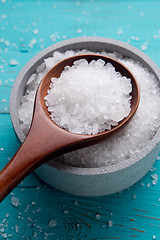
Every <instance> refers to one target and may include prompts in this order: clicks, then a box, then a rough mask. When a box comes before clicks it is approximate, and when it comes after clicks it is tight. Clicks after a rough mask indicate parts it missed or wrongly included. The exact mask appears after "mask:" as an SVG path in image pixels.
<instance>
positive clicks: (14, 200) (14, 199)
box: [11, 197, 19, 207]
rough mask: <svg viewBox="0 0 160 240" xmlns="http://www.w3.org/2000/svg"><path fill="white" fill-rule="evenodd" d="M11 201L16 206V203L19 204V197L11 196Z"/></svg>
mask: <svg viewBox="0 0 160 240" xmlns="http://www.w3.org/2000/svg"><path fill="white" fill-rule="evenodd" d="M11 203H12V205H13V206H15V207H18V205H19V198H16V197H12V198H11Z"/></svg>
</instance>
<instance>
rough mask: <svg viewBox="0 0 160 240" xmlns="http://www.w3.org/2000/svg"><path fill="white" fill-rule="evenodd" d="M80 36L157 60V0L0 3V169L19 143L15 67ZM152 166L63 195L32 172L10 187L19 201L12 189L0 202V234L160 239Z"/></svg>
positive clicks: (158, 166)
mask: <svg viewBox="0 0 160 240" xmlns="http://www.w3.org/2000/svg"><path fill="white" fill-rule="evenodd" d="M35 30H36V31H35ZM78 36H100V37H109V38H115V39H119V40H122V41H124V42H129V43H130V44H132V45H134V46H135V47H137V48H139V49H141V50H143V51H144V52H145V53H146V54H147V55H148V56H150V57H151V58H152V59H153V60H154V61H155V62H156V63H157V65H159V66H160V51H159V49H160V1H153V0H152V1H150V0H148V1H145V0H143V1H128V0H123V1H98V0H95V1H85V0H83V1H73V0H72V1H71V0H68V1H67V0H66V1H65V0H63V1H62V0H61V1H58V0H57V1H51V0H50V1H49V0H47V1H45V0H43V1H42V0H41V1H35V0H32V1H31V0H26V1H18V0H1V1H0V168H2V167H3V166H4V165H5V164H6V163H7V162H8V160H9V159H10V158H11V157H12V156H13V154H14V153H15V152H16V150H17V149H18V147H19V146H20V143H19V141H18V140H17V138H16V136H15V134H14V131H13V128H12V125H11V121H10V116H9V95H10V91H11V88H12V85H13V82H14V80H15V78H16V76H17V74H18V72H19V71H20V70H21V68H22V67H23V66H24V64H25V63H26V62H27V61H28V60H29V59H30V58H31V57H32V56H34V55H35V54H36V53H37V52H39V51H41V50H42V49H44V48H46V47H48V46H49V45H51V44H53V43H54V42H58V41H61V40H63V39H66V38H71V37H78ZM33 42H35V44H32V43H33ZM11 59H15V60H16V61H17V63H18V64H17V65H16V66H11V65H10V60H11ZM154 167H155V170H154V171H153V172H149V173H148V174H147V175H146V176H145V177H144V178H143V179H142V180H141V181H139V182H138V183H137V184H135V185H134V186H132V187H131V188H130V189H129V190H125V191H123V192H121V193H117V194H113V195H110V196H105V197H97V198H84V197H76V196H71V195H69V194H65V193H62V192H60V191H58V190H56V189H53V188H50V187H49V186H46V185H45V184H44V183H43V182H42V181H40V180H39V179H38V178H37V177H36V176H35V175H34V174H31V175H30V176H29V177H27V178H26V179H25V180H24V181H23V182H22V183H21V184H20V185H19V186H18V187H17V188H16V189H15V190H14V191H13V193H12V195H13V194H14V195H13V196H14V197H16V198H18V199H19V206H17V207H14V206H13V205H12V204H11V198H12V195H11V194H10V195H9V196H8V197H7V198H6V199H5V200H4V201H3V202H2V203H1V205H0V239H13V240H19V239H25V240H29V239H39V240H41V239H65V240H71V239H92V240H95V239H96V240H98V239H126V240H130V239H136V240H143V239H145V240H149V239H160V183H159V181H158V182H157V184H156V185H153V184H152V180H153V179H152V177H151V175H152V174H154V173H156V174H158V173H159V171H160V161H158V160H157V161H156V163H155V165H154ZM51 219H54V220H56V222H57V225H56V226H52V227H51V226H49V222H50V220H51ZM111 221H112V222H113V226H110V227H109V225H112V224H111V223H112V222H111Z"/></svg>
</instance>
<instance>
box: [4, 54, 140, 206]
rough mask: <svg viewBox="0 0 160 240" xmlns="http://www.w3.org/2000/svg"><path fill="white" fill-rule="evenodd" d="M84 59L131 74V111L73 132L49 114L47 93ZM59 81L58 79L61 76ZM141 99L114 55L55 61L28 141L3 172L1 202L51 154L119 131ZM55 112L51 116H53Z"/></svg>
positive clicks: (40, 91)
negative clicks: (101, 125) (97, 128)
mask: <svg viewBox="0 0 160 240" xmlns="http://www.w3.org/2000/svg"><path fill="white" fill-rule="evenodd" d="M82 59H83V60H84V59H85V60H86V61H87V62H88V64H92V63H93V62H95V61H98V60H101V61H103V62H104V63H105V64H106V65H107V64H111V65H112V66H113V67H114V69H115V71H116V72H118V74H120V75H121V76H122V80H124V81H125V79H126V78H129V79H130V81H131V85H132V91H131V93H130V99H131V102H130V103H129V104H130V112H129V114H128V115H127V116H124V118H123V119H120V121H118V122H117V124H115V121H111V122H112V123H113V125H112V124H111V125H112V126H108V124H107V125H104V126H105V127H104V129H103V128H102V129H101V131H99V132H96V134H95V132H94V131H93V132H92V131H89V132H87V131H86V130H85V131H84V132H83V133H79V132H72V131H70V129H69V128H67V130H66V129H64V128H65V127H64V126H63V124H60V125H59V126H58V125H57V124H58V123H57V120H55V121H54V119H55V118H52V119H51V117H50V112H51V111H52V106H51V107H50V108H49V106H48V105H49V99H50V98H48V96H47V97H46V95H47V93H48V95H49V93H50V90H49V88H50V86H51V84H52V85H54V82H52V83H51V79H53V78H54V81H55V79H57V78H60V75H61V73H62V72H63V71H64V70H65V72H66V73H67V70H68V69H70V67H72V66H73V65H74V66H75V65H76V64H74V63H76V62H77V61H81V60H82ZM92 65H93V64H92ZM123 77H124V78H123ZM56 81H59V79H57V80H56ZM112 81H114V79H112ZM102 87H103V85H102ZM108 91H113V89H109V90H108ZM99 94H101V93H99ZM139 100H140V90H139V86H138V83H137V81H136V79H135V78H134V76H133V75H132V73H131V72H130V71H129V70H128V69H127V68H126V67H125V66H124V65H123V64H121V63H120V62H118V61H116V60H114V59H112V58H109V57H106V56H102V55H96V54H85V55H78V56H74V57H70V58H67V59H65V60H63V61H61V62H60V63H58V64H57V65H55V66H54V67H53V68H52V69H51V70H50V71H49V72H48V73H47V74H46V75H45V77H44V78H43V79H42V81H41V83H40V85H39V88H38V90H37V93H36V99H35V105H34V114H33V119H32V124H31V127H30V131H29V133H28V135H27V137H26V139H25V141H24V142H23V144H22V145H21V147H20V149H19V150H18V151H17V153H16V154H15V155H14V157H13V158H12V159H11V160H10V162H9V163H8V164H7V165H6V166H5V167H4V169H2V171H1V172H0V202H1V201H2V200H3V199H4V198H5V197H6V196H7V195H8V194H9V193H10V192H11V191H12V190H13V189H14V188H15V187H16V186H17V185H18V184H19V183H20V182H21V181H22V180H23V179H24V178H25V177H26V176H27V175H29V174H30V173H31V172H32V171H34V170H35V169H36V168H37V167H39V166H40V165H42V164H43V163H45V162H47V161H48V160H49V159H50V157H56V156H58V155H61V154H64V153H67V152H70V151H73V150H76V149H79V148H83V147H87V146H90V145H93V144H96V143H99V142H101V141H103V140H105V139H106V138H108V137H110V136H111V135H112V134H115V133H116V132H117V131H120V129H121V128H122V127H124V126H125V125H126V124H127V123H128V122H129V121H130V120H131V118H132V117H133V115H134V114H135V112H136V110H137V108H138V104H139ZM46 101H47V103H46ZM46 105H47V106H46ZM47 107H48V108H47ZM79 107H82V106H79ZM58 108H59V106H58ZM49 111H50V112H49ZM97 111H98V109H97ZM62 112H63V111H62ZM53 115H54V113H53V112H52V114H51V116H52V117H53ZM95 119H97V118H95ZM63 122H65V121H63ZM85 125H86V123H85ZM87 126H88V125H87ZM94 126H95V125H94ZM106 126H107V127H106ZM78 129H79V128H78ZM87 129H88V127H87Z"/></svg>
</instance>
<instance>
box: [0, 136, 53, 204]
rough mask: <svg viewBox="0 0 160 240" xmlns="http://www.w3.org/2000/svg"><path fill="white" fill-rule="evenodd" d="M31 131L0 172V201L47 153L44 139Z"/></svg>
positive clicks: (40, 162) (39, 163)
mask: <svg viewBox="0 0 160 240" xmlns="http://www.w3.org/2000/svg"><path fill="white" fill-rule="evenodd" d="M33 132H34V131H31V132H30V134H29V135H28V136H27V138H26V140H25V141H24V143H23V144H22V146H21V147H20V149H19V150H18V151H17V153H16V154H15V155H14V157H13V158H12V159H11V160H10V162H9V163H8V164H7V165H6V166H5V167H4V169H3V170H2V171H1V172H0V202H1V201H2V200H3V199H4V198H5V197H6V196H7V195H8V194H9V193H10V192H11V191H12V190H13V189H14V188H15V187H16V186H17V185H18V184H19V183H20V182H21V181H22V180H23V179H24V178H25V177H26V176H27V175H28V174H29V173H31V172H32V171H33V170H34V169H35V168H36V167H38V166H40V165H41V164H42V161H40V159H42V158H43V157H45V156H46V154H47V150H48V148H46V139H44V138H42V137H41V136H39V134H38V135H36V136H35V134H34V133H33ZM33 135H34V138H33ZM53 151H54V148H53Z"/></svg>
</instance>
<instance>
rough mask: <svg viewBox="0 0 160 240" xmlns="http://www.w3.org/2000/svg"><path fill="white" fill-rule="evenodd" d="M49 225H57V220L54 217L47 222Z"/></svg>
mask: <svg viewBox="0 0 160 240" xmlns="http://www.w3.org/2000/svg"><path fill="white" fill-rule="evenodd" d="M48 225H49V226H50V227H55V226H57V221H56V220H55V219H51V220H50V221H49V224H48Z"/></svg>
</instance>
